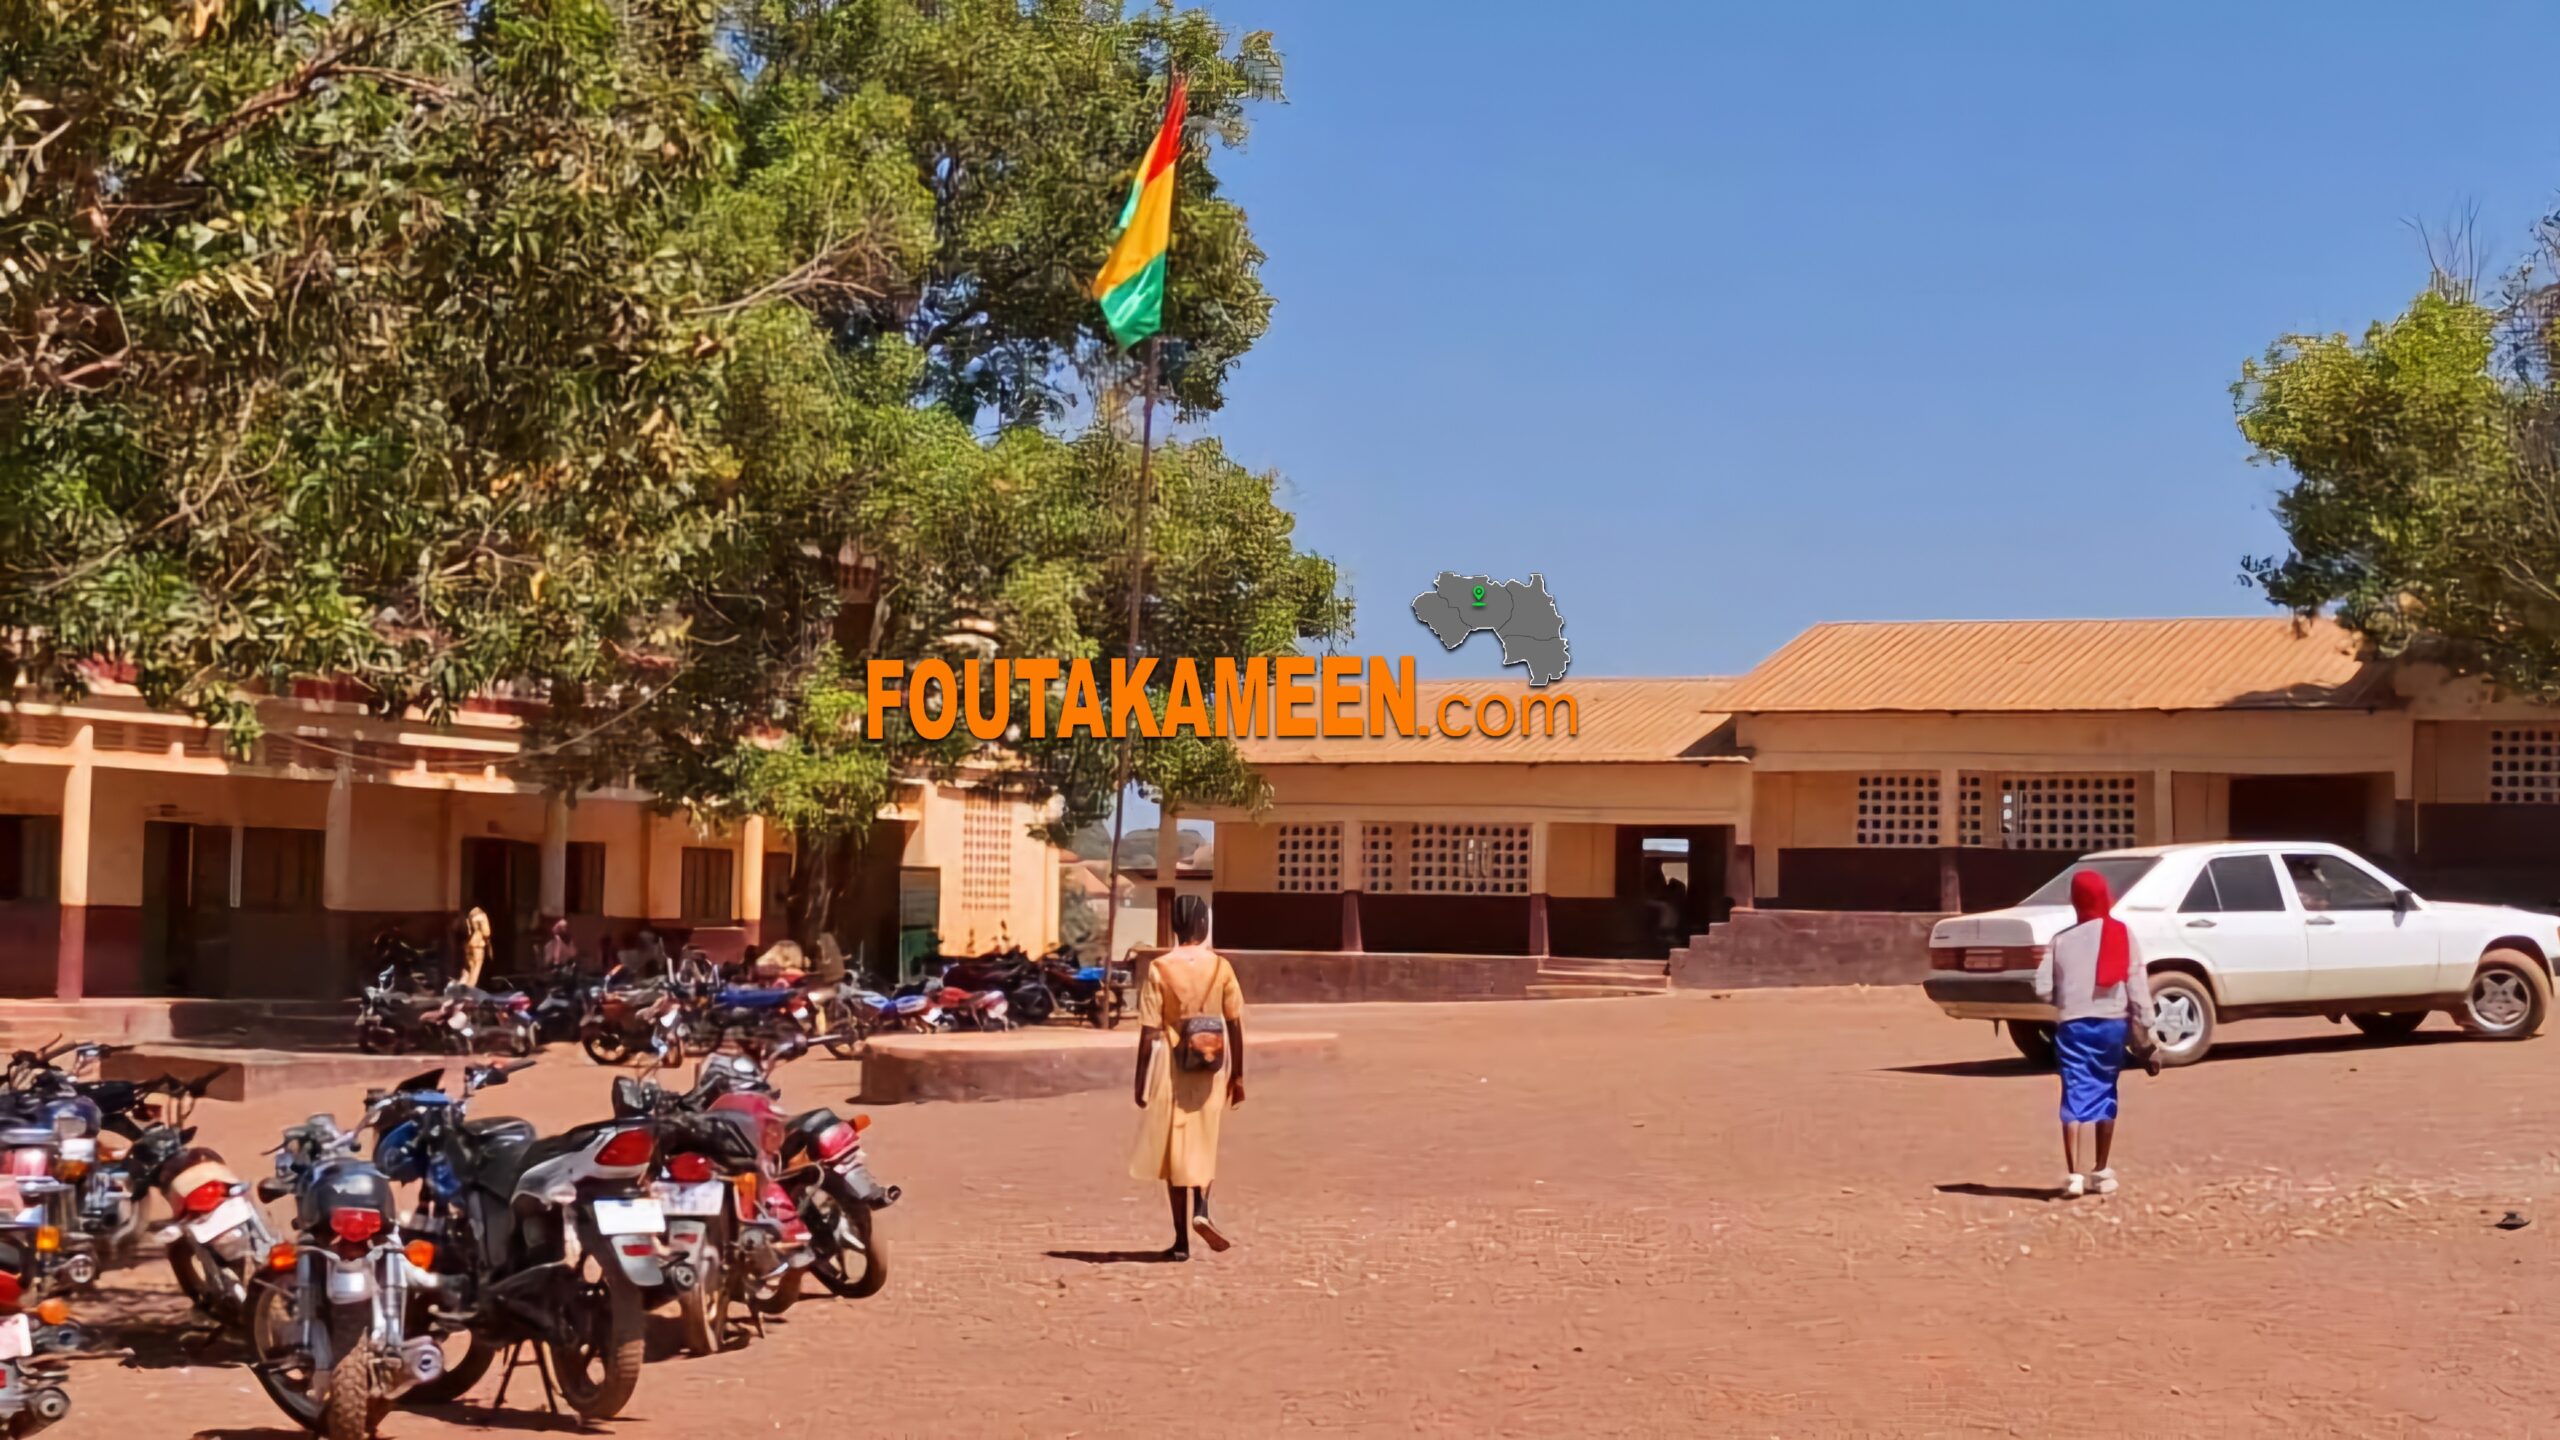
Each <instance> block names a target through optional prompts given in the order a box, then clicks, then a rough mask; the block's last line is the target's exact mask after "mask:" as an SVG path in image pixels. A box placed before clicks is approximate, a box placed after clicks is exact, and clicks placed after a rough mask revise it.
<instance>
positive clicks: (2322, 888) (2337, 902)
mask: <svg viewBox="0 0 2560 1440" xmlns="http://www.w3.org/2000/svg"><path fill="white" fill-rule="evenodd" d="M2284 869H2285V873H2286V874H2288V875H2290V876H2292V877H2293V893H2294V894H2296V895H2298V896H2300V897H2302V908H2303V909H2305V910H2389V909H2391V908H2393V907H2392V903H2391V887H2390V886H2388V885H2385V884H2383V883H2382V882H2381V881H2380V880H2379V879H2377V878H2375V876H2374V874H2373V872H2372V871H2369V870H2367V869H2365V868H2364V867H2363V866H2361V865H2356V864H2353V863H2350V862H2349V861H2348V860H2346V859H2345V858H2344V857H2342V856H2337V855H2290V854H2289V855H2287V856H2285V857H2284Z"/></svg>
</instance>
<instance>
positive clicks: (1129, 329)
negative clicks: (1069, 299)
mask: <svg viewBox="0 0 2560 1440" xmlns="http://www.w3.org/2000/svg"><path fill="white" fill-rule="evenodd" d="M1183 93H1184V86H1183V83H1182V77H1181V76H1179V75H1176V76H1174V77H1173V94H1172V95H1171V96H1169V97H1167V98H1166V100H1165V106H1164V123H1163V124H1161V125H1159V126H1157V127H1156V138H1155V139H1154V140H1153V141H1152V142H1150V143H1149V144H1148V146H1147V158H1146V159H1145V160H1143V161H1141V162H1140V163H1139V165H1138V178H1137V179H1136V180H1135V181H1133V182H1131V183H1130V186H1129V203H1128V204H1126V205H1123V206H1122V207H1120V223H1119V225H1118V227H1117V229H1118V232H1119V237H1120V238H1119V239H1118V240H1116V241H1115V242H1113V244H1112V246H1111V258H1109V259H1107V260H1105V261H1103V262H1102V273H1101V274H1099V275H1096V276H1094V277H1093V297H1094V298H1095V299H1097V300H1099V301H1101V302H1102V323H1103V324H1105V325H1108V326H1109V327H1111V336H1112V338H1113V339H1115V340H1118V341H1119V342H1120V343H1121V345H1122V346H1124V347H1126V346H1130V345H1135V344H1137V343H1138V342H1139V341H1141V340H1144V339H1146V338H1147V337H1148V336H1150V335H1153V334H1154V333H1156V331H1158V330H1160V329H1162V328H1163V327H1164V254H1165V249H1166V247H1167V246H1169V245H1171V244H1172V242H1173V172H1174V166H1175V164H1176V163H1177V162H1178V161H1180V160H1181V158H1182V109H1183Z"/></svg>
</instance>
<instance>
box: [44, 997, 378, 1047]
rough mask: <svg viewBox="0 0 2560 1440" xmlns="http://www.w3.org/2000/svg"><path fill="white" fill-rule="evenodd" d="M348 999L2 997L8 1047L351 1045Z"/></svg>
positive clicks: (351, 1012)
mask: <svg viewBox="0 0 2560 1440" xmlns="http://www.w3.org/2000/svg"><path fill="white" fill-rule="evenodd" d="M354 1024H355V1003H354V1002H353V1001H347V1000H162V999H125V1000H0V1049H18V1048H23V1047H28V1046H35V1045H42V1044H45V1043H47V1042H49V1041H51V1040H53V1039H54V1038H55V1037H57V1036H59V1037H61V1038H62V1039H65V1040H98V1041H104V1042H106V1043H108V1044H111V1045H143V1044H153V1043H158V1042H162V1041H170V1040H176V1041H179V1042H182V1043H183V1042H194V1041H210V1042H213V1043H216V1044H220V1043H222V1042H225V1041H234V1040H245V1039H252V1038H254V1039H255V1040H257V1041H258V1042H259V1043H260V1044H264V1045H284V1046H304V1045H317V1046H322V1047H325V1048H340V1047H344V1046H346V1045H348V1044H350V1043H351V1036H352V1034H353V1027H354Z"/></svg>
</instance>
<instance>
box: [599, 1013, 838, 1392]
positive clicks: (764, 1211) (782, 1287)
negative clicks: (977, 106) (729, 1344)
mask: <svg viewBox="0 0 2560 1440" xmlns="http://www.w3.org/2000/svg"><path fill="white" fill-rule="evenodd" d="M807 1043H808V1042H807V1041H806V1040H805V1039H802V1040H794V1041H792V1042H789V1043H788V1044H787V1045H785V1046H784V1047H783V1048H782V1050H780V1051H779V1052H777V1053H775V1054H774V1055H772V1056H770V1057H768V1058H766V1059H764V1060H763V1061H762V1062H761V1063H760V1062H759V1060H758V1059H757V1058H755V1057H751V1056H748V1055H743V1054H739V1055H725V1054H715V1055H711V1056H708V1057H706V1058H705V1059H704V1060H703V1063H702V1068H701V1071H700V1073H699V1074H698V1075H697V1076H696V1079H695V1082H694V1086H693V1088H692V1089H691V1090H689V1091H684V1092H681V1093H679V1092H674V1091H669V1090H667V1089H664V1088H663V1087H661V1086H659V1085H657V1084H655V1083H653V1082H651V1081H647V1080H642V1079H637V1078H634V1077H630V1076H624V1077H622V1078H620V1079H617V1080H616V1081H615V1082H614V1085H613V1108H614V1113H615V1114H616V1115H622V1116H631V1117H643V1116H645V1117H649V1118H651V1119H654V1120H656V1121H657V1122H658V1131H659V1137H660V1140H661V1153H662V1159H661V1161H660V1164H659V1175H658V1180H657V1182H656V1185H655V1187H654V1189H655V1193H656V1195H657V1198H658V1202H659V1204H660V1206H661V1207H662V1208H663V1209H664V1210H665V1211H666V1214H667V1253H668V1261H669V1263H668V1265H667V1267H666V1268H667V1273H668V1276H669V1281H668V1285H667V1287H666V1289H665V1292H664V1293H663V1294H655V1293H653V1295H652V1296H651V1299H652V1300H663V1299H668V1298H672V1299H673V1300H674V1301H675V1302H676V1307H677V1314H678V1317H679V1319H680V1320H681V1322H682V1325H683V1330H684V1337H685V1348H686V1349H688V1350H690V1351H691V1352H693V1353H694V1354H696V1355H709V1354H712V1353H714V1352H715V1351H717V1350H719V1349H720V1348H721V1347H722V1346H723V1344H724V1343H725V1342H726V1340H727V1338H728V1336H729V1333H730V1330H731V1317H732V1314H733V1312H735V1311H737V1310H741V1309H743V1310H746V1311H748V1312H750V1313H753V1314H756V1315H774V1314H780V1313H781V1312H782V1311H784V1310H786V1309H789V1308H790V1306H791V1305H792V1304H793V1302H795V1301H796V1300H798V1298H799V1294H800V1272H801V1271H802V1270H804V1269H806V1268H808V1266H809V1264H810V1262H811V1259H812V1254H811V1251H810V1244H809V1241H810V1237H809V1231H808V1227H807V1226H806V1225H805V1224H803V1223H802V1222H801V1219H800V1214H799V1210H798V1208H797V1207H796V1206H795V1205H794V1204H793V1202H792V1197H791V1195H790V1193H789V1191H788V1190H786V1189H785V1188H784V1187H783V1185H782V1184H781V1183H780V1180H779V1170H780V1160H781V1153H782V1143H783V1140H784V1127H783V1122H782V1116H781V1112H780V1109H779V1103H778V1102H779V1101H780V1098H781V1095H780V1092H779V1091H778V1090H776V1089H775V1088H774V1086H773V1084H772V1082H771V1080H770V1079H769V1078H768V1073H767V1070H768V1067H769V1066H770V1065H773V1064H779V1063H780V1062H781V1061H783V1060H786V1059H789V1058H790V1057H791V1056H792V1055H796V1054H798V1053H800V1051H801V1050H803V1049H805V1048H806V1046H807Z"/></svg>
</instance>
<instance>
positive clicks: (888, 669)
mask: <svg viewBox="0 0 2560 1440" xmlns="http://www.w3.org/2000/svg"><path fill="white" fill-rule="evenodd" d="M906 673H907V662H906V661H904V660H874V661H872V662H871V663H870V664H869V665H867V666H865V667H864V668H863V674H862V711H863V714H862V733H863V734H865V735H867V736H869V737H871V738H872V739H874V740H877V739H879V738H880V737H882V736H883V735H886V734H888V733H889V712H890V711H891V710H893V709H896V708H897V707H898V706H901V705H904V704H906V703H907V697H906V695H905V694H904V693H903V692H902V691H901V690H899V689H897V688H895V687H896V686H897V683H898V681H899V680H900V679H901V678H902V677H904V676H905V675H906Z"/></svg>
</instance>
